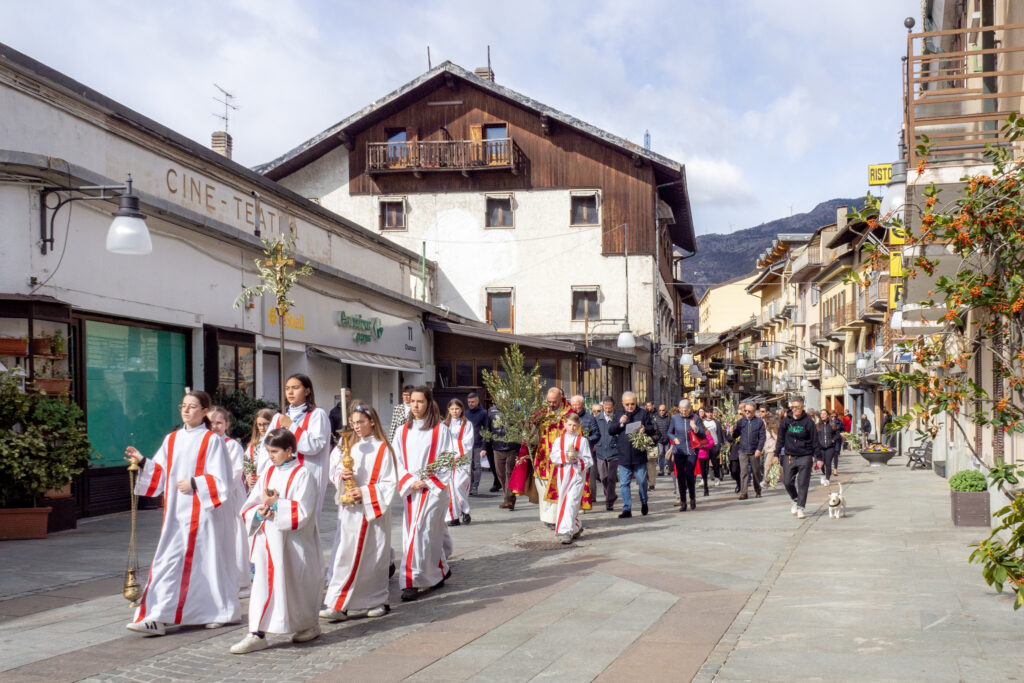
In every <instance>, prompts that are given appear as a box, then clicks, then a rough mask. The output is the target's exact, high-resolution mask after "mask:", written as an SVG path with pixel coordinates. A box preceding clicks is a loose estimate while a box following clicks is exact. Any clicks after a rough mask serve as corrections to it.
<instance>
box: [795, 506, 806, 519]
mask: <svg viewBox="0 0 1024 683" xmlns="http://www.w3.org/2000/svg"><path fill="white" fill-rule="evenodd" d="M796 518H797V519H806V518H807V515H805V514H804V509H803V508H797V509H796Z"/></svg>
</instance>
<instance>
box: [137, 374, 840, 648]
mask: <svg viewBox="0 0 1024 683" xmlns="http://www.w3.org/2000/svg"><path fill="white" fill-rule="evenodd" d="M284 393H285V399H286V402H287V405H286V406H285V409H284V410H283V411H282V412H271V411H268V410H262V411H259V412H257V413H256V414H255V416H254V423H253V428H252V434H251V437H250V440H249V442H248V443H247V444H245V445H244V446H243V445H242V444H239V443H238V442H236V441H234V440H233V439H231V438H230V437H229V436H228V435H227V431H228V429H229V428H230V424H231V420H232V416H231V414H230V413H229V411H227V410H225V409H224V408H222V407H219V406H214V405H212V402H211V398H210V396H209V395H208V394H206V393H205V392H203V391H189V392H188V393H187V394H186V395H185V397H184V398H183V399H182V403H181V404H180V405H179V409H180V414H181V420H182V426H181V427H180V428H179V429H177V430H175V431H174V432H172V433H171V434H169V435H168V436H167V437H166V438H165V439H164V442H163V444H162V446H161V447H160V449H159V450H158V452H157V453H156V454H154V455H153V457H150V458H147V457H145V456H144V455H143V454H142V453H140V452H139V451H137V450H136V449H135V448H132V447H128V448H127V449H126V451H125V460H127V461H131V462H133V463H134V464H136V465H140V466H141V468H140V474H139V476H138V479H137V482H136V486H135V492H136V494H137V495H140V496H161V495H162V496H163V497H164V521H163V525H162V527H161V534H160V539H159V542H158V544H157V549H156V554H155V556H154V558H153V562H152V565H151V568H150V573H149V577H148V579H147V582H146V585H145V588H144V590H143V592H142V596H141V599H140V601H139V605H138V608H137V610H136V613H135V618H134V620H133V621H132V622H131V623H130V624H128V625H127V628H128V629H129V630H131V631H134V632H137V633H140V634H143V635H147V636H162V635H164V634H165V633H166V631H167V628H168V627H169V626H181V625H202V626H205V627H207V628H217V627H220V626H223V625H225V624H229V623H237V622H239V621H240V620H241V618H242V608H241V602H240V600H241V599H242V598H245V597H248V598H249V606H248V632H247V634H246V635H245V637H244V638H243V639H242V640H241V641H239V642H238V643H236V644H235V645H234V646H232V647H231V648H230V652H231V653H234V654H244V653H248V652H254V651H257V650H262V649H264V648H266V647H268V646H269V643H268V641H267V634H269V633H274V634H289V635H290V636H291V640H292V641H293V642H305V641H309V640H313V639H315V638H317V637H318V636H320V634H321V630H320V622H321V620H323V621H327V622H339V621H346V620H349V619H356V618H377V617H383V616H385V615H387V614H388V613H389V612H390V611H391V605H390V603H389V595H390V593H391V588H390V586H391V581H392V580H397V582H398V586H399V587H400V588H401V593H400V595H401V599H402V600H403V601H413V600H417V599H419V598H420V597H421V596H423V595H424V594H426V593H429V592H432V591H436V590H438V589H441V588H442V587H443V586H444V585H445V582H446V581H448V580H449V579H451V577H452V567H451V558H452V554H453V551H454V539H453V533H458V532H455V531H453V527H458V526H464V525H468V524H470V523H471V522H472V517H471V514H470V513H471V506H470V497H471V496H479V495H480V494H479V492H478V490H477V489H478V487H479V485H480V481H481V478H482V472H483V469H484V468H483V467H482V465H483V464H484V463H486V464H487V465H488V468H489V469H490V470H491V471H492V472H493V475H494V484H493V486H492V487H491V492H492V493H497V492H500V497H501V502H500V503H499V504H498V507H499V508H501V509H504V510H508V511H513V510H515V509H516V504H517V500H518V499H519V498H521V497H524V496H525V497H529V498H530V500H531V501H532V502H536V503H537V510H538V515H539V521H540V523H541V524H543V525H544V526H546V527H547V528H548V529H549V530H550V531H551V532H553V533H554V535H555V539H556V540H557V542H559V543H561V544H563V545H571V544H573V543H575V542H576V540H577V539H579V538H580V536H581V535H582V534H583V533H584V520H585V519H586V517H585V513H586V512H587V511H589V510H591V509H592V508H593V505H594V504H595V503H596V502H597V498H598V495H597V494H598V493H601V494H602V496H603V502H604V504H605V510H607V511H614V510H615V508H616V503H617V502H619V501H620V500H621V506H620V509H619V514H618V518H619V519H629V518H631V517H632V516H633V512H634V511H635V507H634V481H635V495H636V498H638V499H639V514H640V515H641V516H646V515H648V514H649V512H650V503H651V499H650V494H649V491H652V490H654V489H655V488H656V480H657V478H658V477H659V476H661V477H670V478H671V482H672V485H673V487H674V490H675V493H676V496H677V497H676V499H675V501H674V505H675V506H677V507H678V511H679V512H686V511H688V510H690V511H692V510H696V509H697V490H698V487H697V481H698V478H700V479H702V480H703V496H704V497H707V496H709V494H710V491H709V479H710V478H711V475H712V473H713V475H714V477H713V479H711V481H713V486H715V487H717V486H719V485H720V483H721V472H722V470H723V468H721V467H720V466H721V465H724V464H726V463H728V465H729V469H730V472H731V474H732V477H733V479H734V481H735V483H736V487H735V493H736V494H737V498H738V499H739V500H740V501H742V500H746V499H747V498H748V496H749V487H750V486H751V485H752V487H753V489H754V493H755V495H756V497H758V498H760V497H761V496H762V492H763V490H764V489H765V488H766V487H768V486H771V485H774V483H775V482H777V481H778V480H779V479H780V478H781V480H782V481H783V483H784V487H785V491H786V493H787V494H788V496H789V497H790V499H791V503H792V505H791V509H790V512H791V513H792V514H793V515H795V516H796V517H797V518H800V519H803V518H805V517H806V513H805V507H806V501H807V493H808V488H809V484H810V478H811V472H812V470H820V471H821V480H820V484H821V485H823V486H826V485H828V483H829V479H830V478H832V477H834V476H835V474H836V473H837V471H838V464H839V463H838V454H839V451H840V449H841V444H842V438H843V436H842V434H843V432H844V431H847V427H846V426H845V425H844V423H843V419H842V416H841V415H840V414H839V413H838V411H837V412H835V413H831V412H829V411H827V410H823V411H821V413H820V415H819V413H817V412H816V411H814V410H809V409H807V407H806V406H805V405H804V401H803V399H801V398H793V399H792V400H791V401H790V403H789V409H788V410H782V411H780V416H779V418H778V419H776V418H775V417H774V416H771V415H770V414H769V412H768V410H767V408H766V407H765V406H760V407H759V406H755V405H754V404H752V403H741V404H740V406H739V409H738V411H737V412H736V414H731V415H726V414H722V413H721V412H720V411H716V410H714V409H711V408H707V407H701V408H699V410H697V411H696V412H695V411H694V406H693V404H692V403H691V402H690V400H689V399H685V398H684V399H682V400H681V401H679V403H678V406H676V407H673V408H672V409H671V410H668V409H666V406H665V405H661V406H658V407H657V409H655V407H654V404H650V403H649V404H647V405H646V406H644V407H641V406H640V404H639V400H638V397H637V395H636V394H635V393H634V392H632V391H627V392H625V393H624V394H623V395H622V396H621V401H620V403H619V404H618V407H617V405H616V401H615V400H614V399H613V398H612V397H610V396H606V397H603V399H602V400H601V401H600V402H594V403H593V406H594V410H591V409H590V408H588V402H587V400H586V399H585V398H584V397H583V396H580V395H576V396H573V397H571V398H570V399H568V400H566V397H565V395H564V393H563V392H562V390H561V389H560V388H559V387H556V386H553V387H550V388H549V389H548V390H547V392H546V394H545V404H544V408H543V409H541V410H540V411H538V412H537V413H536V414H535V415H534V416H533V417H532V419H531V420H530V434H531V436H530V437H529V438H527V439H525V440H524V442H523V443H514V442H512V441H509V440H507V439H508V435H507V434H506V432H505V424H504V422H503V420H502V415H501V411H500V410H499V409H498V407H497V406H496V405H492V406H490V407H489V408H487V409H485V408H483V407H482V406H481V405H480V397H479V396H478V395H477V394H475V393H474V394H470V395H469V397H468V398H467V402H466V403H463V401H461V400H460V399H457V398H455V399H452V400H450V401H449V402H448V403H447V405H446V407H445V409H444V411H443V414H442V410H441V408H440V406H438V404H437V402H436V401H435V400H434V395H433V392H432V390H431V389H430V388H429V387H426V386H418V387H413V386H409V385H407V386H405V387H403V390H402V402H401V403H400V404H398V405H397V406H395V408H394V410H393V411H392V414H391V421H390V424H389V425H387V426H385V425H384V424H383V423H382V421H381V420H380V417H379V416H378V414H377V411H376V410H375V409H374V408H373V406H371V405H369V404H367V403H366V402H364V401H362V400H359V399H358V398H356V399H354V400H353V399H352V398H351V395H350V394H349V393H346V395H345V397H344V398H345V400H344V402H343V403H342V402H339V406H338V407H336V408H335V409H334V410H333V411H331V413H330V416H328V412H326V411H325V410H324V409H323V408H322V407H319V406H317V403H316V397H315V391H314V387H313V383H312V381H311V380H310V378H309V377H307V376H306V375H303V374H294V375H292V376H290V377H289V378H288V379H287V381H286V383H285V385H284ZM467 404H468V405H467ZM342 405H344V408H342ZM342 413H344V414H342ZM527 415H528V414H527ZM332 444H335V445H334V446H333V448H332ZM775 468H778V469H780V470H781V471H777V470H776V469H775ZM776 474H777V475H778V476H773V475H776ZM328 484H331V485H332V486H333V500H334V502H335V503H336V504H337V515H336V519H335V520H333V525H334V527H335V534H334V542H333V547H332V550H331V553H330V556H329V559H328V560H327V561H326V562H325V559H324V553H323V551H322V549H321V547H320V529H321V528H322V525H323V524H327V523H332V522H328V521H327V520H324V519H323V518H322V508H323V507H324V501H325V498H326V495H327V492H328ZM393 504H397V505H398V506H399V507H400V510H401V515H402V524H401V539H400V541H399V539H394V541H396V542H399V543H400V545H399V546H398V547H399V552H398V554H397V555H396V552H395V549H394V542H393V539H392V525H391V515H392V505H393ZM396 514H397V513H396ZM396 557H397V558H398V559H397V561H396Z"/></svg>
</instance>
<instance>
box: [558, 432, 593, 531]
mask: <svg viewBox="0 0 1024 683" xmlns="http://www.w3.org/2000/svg"><path fill="white" fill-rule="evenodd" d="M551 464H552V465H554V466H555V469H556V471H557V476H558V515H557V517H556V519H557V522H556V524H555V534H556V535H557V536H558V537H559V538H560V539H561V541H562V543H564V544H566V545H568V544H569V543H572V542H573V541H575V540H576V539H577V538H578V537H579V535H580V534H582V533H583V525H582V524H580V505H581V504H582V502H583V485H584V484H585V483H586V481H587V476H588V475H587V472H588V470H589V469H590V468H591V467H592V466H593V465H594V458H593V456H591V454H590V443H589V442H588V441H587V440H586V439H585V438H583V434H582V433H581V429H580V418H579V416H578V415H577V414H576V413H569V414H568V415H566V416H565V431H564V432H563V433H562V435H561V436H559V437H558V440H557V441H555V443H554V446H553V448H552V449H551Z"/></svg>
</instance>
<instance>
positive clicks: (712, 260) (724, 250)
mask: <svg viewBox="0 0 1024 683" xmlns="http://www.w3.org/2000/svg"><path fill="white" fill-rule="evenodd" d="M860 205H861V200H860V199H830V200H828V201H825V202H822V203H821V204H818V205H817V206H816V207H814V208H813V209H811V210H810V211H808V212H807V213H798V214H794V215H792V216H788V217H786V218H778V219H776V220H774V221H770V222H768V223H762V224H761V225H758V226H755V227H753V228H746V229H744V230H736V231H735V232H731V233H728V234H726V235H722V234H716V233H709V234H706V235H698V236H697V255H696V256H694V257H692V258H688V259H686V260H685V261H683V262H682V264H681V265H682V269H683V282H689V283H692V284H693V285H694V290H695V291H696V292H697V298H700V297H701V295H703V294H704V291H705V290H706V289H707V288H708V287H710V286H713V285H717V284H720V283H722V282H725V281H726V280H731V279H733V278H734V277H739V276H740V275H744V274H746V273H749V272H752V271H753V270H754V268H755V267H756V264H757V257H758V256H759V255H760V254H761V252H763V251H764V250H765V249H767V248H768V247H769V246H770V245H771V243H772V240H774V239H775V237H776V236H777V235H779V234H780V233H798V234H799V233H806V234H810V233H813V232H814V231H815V230H817V229H818V228H820V227H821V226H823V225H830V224H832V223H835V222H836V209H837V208H839V207H840V206H851V207H853V206H855V207H860Z"/></svg>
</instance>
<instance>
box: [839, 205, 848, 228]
mask: <svg viewBox="0 0 1024 683" xmlns="http://www.w3.org/2000/svg"><path fill="white" fill-rule="evenodd" d="M849 210H850V207H848V206H837V207H836V229H837V230H838V231H840V232H842V231H843V230H845V229H846V214H847V212H848V211H849Z"/></svg>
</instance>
